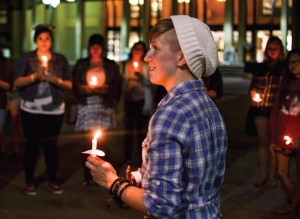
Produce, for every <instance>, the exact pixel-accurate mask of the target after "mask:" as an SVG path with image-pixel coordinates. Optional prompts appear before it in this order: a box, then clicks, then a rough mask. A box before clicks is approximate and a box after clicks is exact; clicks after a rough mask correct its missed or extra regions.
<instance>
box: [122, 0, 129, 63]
mask: <svg viewBox="0 0 300 219" xmlns="http://www.w3.org/2000/svg"><path fill="white" fill-rule="evenodd" d="M122 3H123V15H122V23H121V30H120V54H121V57H120V58H121V59H122V58H123V57H122V56H123V54H124V48H127V47H128V46H129V45H128V44H129V31H130V4H129V1H122Z"/></svg>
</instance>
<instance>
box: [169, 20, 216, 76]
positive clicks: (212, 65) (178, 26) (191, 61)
mask: <svg viewBox="0 0 300 219" xmlns="http://www.w3.org/2000/svg"><path fill="white" fill-rule="evenodd" d="M170 18H171V19H172V22H173V25H174V28H175V31H176V35H177V38H178V41H179V45H180V47H181V50H182V52H183V55H184V57H185V59H186V61H187V64H188V67H189V68H190V70H191V72H192V73H193V75H194V76H195V77H196V78H199V79H200V78H201V77H202V75H203V76H209V75H211V74H213V73H214V72H215V70H216V68H217V62H218V54H217V46H216V43H215V41H214V38H213V36H212V34H211V31H210V29H209V27H208V26H207V25H206V24H205V23H203V22H202V21H200V20H199V19H196V18H193V17H190V16H187V15H173V16H171V17H170Z"/></svg>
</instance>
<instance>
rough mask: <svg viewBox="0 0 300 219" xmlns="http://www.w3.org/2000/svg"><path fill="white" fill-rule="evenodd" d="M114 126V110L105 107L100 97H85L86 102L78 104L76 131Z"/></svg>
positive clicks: (105, 128) (104, 128)
mask: <svg viewBox="0 0 300 219" xmlns="http://www.w3.org/2000/svg"><path fill="white" fill-rule="evenodd" d="M115 127H116V119H115V111H114V109H113V108H109V107H106V106H105V105H104V104H103V101H102V99H101V97H98V96H90V97H87V104H78V114H77V120H76V124H75V130H76V131H89V130H94V129H102V130H107V129H110V128H115Z"/></svg>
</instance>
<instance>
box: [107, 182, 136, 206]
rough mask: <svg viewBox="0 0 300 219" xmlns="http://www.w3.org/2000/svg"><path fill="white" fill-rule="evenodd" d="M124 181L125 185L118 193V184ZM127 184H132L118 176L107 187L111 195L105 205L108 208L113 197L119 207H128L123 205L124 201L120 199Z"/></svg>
mask: <svg viewBox="0 0 300 219" xmlns="http://www.w3.org/2000/svg"><path fill="white" fill-rule="evenodd" d="M124 183H127V185H125V186H124V187H123V188H122V189H121V191H120V192H119V194H118V191H119V188H120V186H121V185H122V184H124ZM129 186H132V184H131V183H130V181H129V180H127V179H125V178H124V177H119V178H117V179H115V180H114V181H113V183H112V184H111V185H110V187H109V194H110V195H111V197H110V198H109V200H108V202H107V205H106V207H107V208H109V207H110V203H111V201H112V200H113V199H114V200H115V202H116V204H117V205H118V207H119V208H123V209H126V208H129V207H128V206H124V202H123V201H122V200H121V195H122V193H123V192H124V190H125V189H126V188H127V187H129Z"/></svg>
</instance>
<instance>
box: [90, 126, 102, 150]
mask: <svg viewBox="0 0 300 219" xmlns="http://www.w3.org/2000/svg"><path fill="white" fill-rule="evenodd" d="M101 134H102V133H101V130H99V131H97V132H96V133H95V135H94V138H93V141H92V156H96V151H97V140H98V138H99V137H100V135H101Z"/></svg>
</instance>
